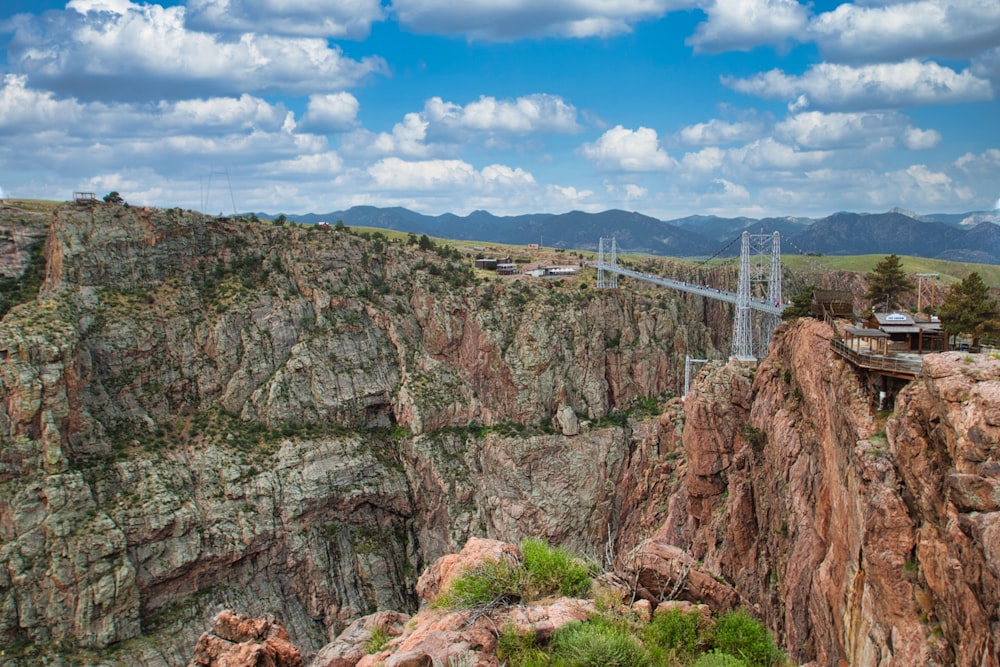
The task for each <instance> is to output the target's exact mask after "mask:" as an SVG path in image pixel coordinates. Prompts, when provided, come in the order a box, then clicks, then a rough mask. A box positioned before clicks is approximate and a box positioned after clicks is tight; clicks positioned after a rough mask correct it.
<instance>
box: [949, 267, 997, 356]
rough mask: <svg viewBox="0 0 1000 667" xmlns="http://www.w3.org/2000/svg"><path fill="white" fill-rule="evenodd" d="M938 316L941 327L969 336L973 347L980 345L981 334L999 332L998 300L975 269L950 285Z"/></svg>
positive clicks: (950, 331) (953, 332)
mask: <svg viewBox="0 0 1000 667" xmlns="http://www.w3.org/2000/svg"><path fill="white" fill-rule="evenodd" d="M938 316H939V317H940V318H941V328H942V329H944V330H945V331H946V332H948V334H950V335H951V336H953V337H954V336H957V335H958V334H966V335H968V336H970V337H971V338H972V347H977V346H978V345H979V339H980V338H981V337H982V336H986V335H989V334H991V333H998V332H1000V310H998V308H997V301H996V299H991V298H990V288H989V287H988V286H987V285H986V283H984V282H983V279H982V278H981V277H980V276H979V274H978V273H977V272H975V271H973V272H972V273H970V274H969V275H968V276H966V277H965V279H963V280H962V281H961V282H958V283H955V284H954V285H952V286H951V289H950V290H948V296H946V297H945V300H944V303H942V304H941V310H940V311H939V312H938Z"/></svg>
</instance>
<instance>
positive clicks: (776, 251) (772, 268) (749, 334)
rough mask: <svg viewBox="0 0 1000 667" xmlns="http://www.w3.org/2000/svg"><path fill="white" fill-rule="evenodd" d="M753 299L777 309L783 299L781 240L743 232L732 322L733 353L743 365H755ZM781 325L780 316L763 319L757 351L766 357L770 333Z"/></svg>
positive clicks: (759, 330) (772, 235) (768, 316)
mask: <svg viewBox="0 0 1000 667" xmlns="http://www.w3.org/2000/svg"><path fill="white" fill-rule="evenodd" d="M752 299H767V303H768V304H769V305H770V304H773V305H775V306H778V305H780V304H781V302H782V296H781V236H780V235H779V234H778V232H774V233H773V234H751V233H750V232H743V238H742V243H741V245H740V275H739V285H738V287H737V290H736V317H735V319H734V320H733V353H732V356H733V357H734V358H736V359H739V360H740V361H755V360H756V359H757V356H756V355H755V354H754V348H755V345H754V343H755V341H754V338H755V337H754V322H753V319H752V317H751V314H750V301H751V300H752ZM780 321H781V318H780V316H778V315H768V314H765V315H763V320H762V321H761V322H760V323H759V329H758V336H757V337H756V343H757V344H756V348H757V350H758V351H759V352H760V353H761V355H762V356H763V354H764V353H766V351H767V345H768V341H770V340H771V332H773V331H774V328H775V327H776V326H778V323H779V322H780Z"/></svg>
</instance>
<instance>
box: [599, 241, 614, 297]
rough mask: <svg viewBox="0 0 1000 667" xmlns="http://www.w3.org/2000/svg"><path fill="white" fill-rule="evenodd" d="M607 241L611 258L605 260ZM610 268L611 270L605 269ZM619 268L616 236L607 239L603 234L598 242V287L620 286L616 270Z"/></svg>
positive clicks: (612, 287)
mask: <svg viewBox="0 0 1000 667" xmlns="http://www.w3.org/2000/svg"><path fill="white" fill-rule="evenodd" d="M605 241H607V244H608V247H609V250H608V254H609V255H610V260H609V261H607V262H605V253H604V244H605ZM605 268H610V269H611V270H610V271H605ZM616 268H618V246H617V244H616V243H615V237H613V236H612V237H611V238H610V239H606V238H604V237H603V236H602V237H601V240H600V241H599V242H598V244H597V288H598V289H616V288H617V287H618V273H617V272H616V271H615V270H614V269H616Z"/></svg>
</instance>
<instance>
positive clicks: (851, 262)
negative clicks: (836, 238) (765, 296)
mask: <svg viewBox="0 0 1000 667" xmlns="http://www.w3.org/2000/svg"><path fill="white" fill-rule="evenodd" d="M884 258H885V255H852V256H833V255H829V256H828V255H823V256H820V257H805V256H803V255H782V257H781V261H782V263H783V264H784V265H785V266H787V267H789V268H790V269H792V270H793V271H856V272H858V273H868V272H869V271H871V270H872V269H873V268H875V265H876V264H877V263H878V262H880V261H881V260H882V259H884ZM900 259H901V260H902V263H903V270H904V271H906V273H907V274H908V275H911V276H912V275H914V274H917V273H937V274H939V276H940V281H941V283H942V284H943V285H951V284H953V283H956V282H958V281H959V280H961V279H963V278H965V277H966V276H967V275H969V274H970V273H972V272H973V271H978V272H979V276H980V277H981V278H982V279H983V282H985V283H986V284H987V285H989V286H990V287H1000V266H998V265H996V264H971V263H967V262H946V261H943V260H939V259H927V258H925V257H909V256H907V255H901V256H900Z"/></svg>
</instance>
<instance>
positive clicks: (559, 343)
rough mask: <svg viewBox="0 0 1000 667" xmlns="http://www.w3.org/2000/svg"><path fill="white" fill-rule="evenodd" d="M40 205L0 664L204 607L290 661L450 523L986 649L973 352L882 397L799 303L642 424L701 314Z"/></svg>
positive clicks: (14, 338) (659, 302)
mask: <svg viewBox="0 0 1000 667" xmlns="http://www.w3.org/2000/svg"><path fill="white" fill-rule="evenodd" d="M5 215H6V213H5ZM12 215H13V214H12ZM3 224H4V225H7V226H8V227H16V226H17V225H16V224H15V223H14V222H12V221H11V220H10V219H7V218H5V219H4V221H3ZM17 224H21V223H17ZM47 225H48V226H47V228H46V229H47V237H46V241H45V249H46V271H47V273H46V281H45V284H44V286H43V289H42V291H41V292H40V294H39V297H38V299H37V300H32V301H31V302H30V303H25V304H22V305H19V306H17V307H15V308H13V309H12V310H11V311H10V312H9V313H8V314H7V315H6V316H5V317H4V318H3V319H2V320H0V386H2V392H0V561H2V562H3V563H4V564H5V567H4V568H2V569H0V645H3V646H6V647H9V648H6V649H4V650H3V654H2V655H0V664H3V663H8V664H18V665H19V664H37V663H38V662H40V660H41V658H42V657H46V658H51V657H53V656H59V655H62V656H66V655H74V656H77V657H79V656H81V655H83V656H90V657H93V658H94V660H95V661H96V660H101V661H104V662H108V663H112V664H114V663H119V664H129V665H150V666H152V665H181V664H186V663H187V662H188V661H190V660H191V659H192V657H193V650H194V646H195V640H196V639H197V637H198V635H199V634H200V633H201V632H202V630H204V629H206V628H208V627H209V625H210V623H209V621H210V619H211V618H212V617H214V616H215V615H216V614H217V612H219V611H220V609H222V608H232V609H237V610H239V611H240V612H242V613H248V614H252V615H254V616H265V615H266V614H268V613H272V614H275V615H277V616H278V617H279V618H280V620H281V624H282V626H283V627H284V628H285V629H287V631H288V634H289V638H290V640H291V641H292V642H294V643H295V644H296V645H297V646H298V647H299V648H300V649H301V652H302V655H303V656H304V657H305V658H306V659H307V660H308V659H309V658H310V657H311V656H312V655H313V654H314V653H315V652H316V651H318V650H319V649H320V648H321V647H322V646H324V645H325V644H327V643H328V642H329V641H330V640H331V639H332V638H333V637H334V636H335V635H336V634H337V633H338V632H340V630H342V629H343V628H345V627H346V626H348V624H350V623H352V622H353V621H355V620H356V619H358V618H360V617H363V616H365V615H368V614H371V613H373V612H376V611H387V610H396V611H400V612H407V613H409V612H412V611H414V610H415V608H416V606H417V598H416V588H415V584H416V579H417V576H418V575H419V574H420V573H421V572H422V571H423V570H424V569H425V568H426V566H428V565H429V564H430V563H432V562H434V560H435V559H437V558H438V557H439V556H442V555H444V554H446V553H450V552H454V551H458V549H459V548H460V547H461V546H462V545H463V544H465V543H466V542H467V540H468V538H469V537H471V536H480V537H491V538H496V539H500V540H505V541H509V542H516V541H518V540H519V539H520V538H521V537H524V536H541V537H546V538H548V539H549V540H550V541H552V542H554V543H558V544H562V545H565V546H568V547H569V548H571V549H574V550H577V551H582V552H584V553H588V554H590V555H593V556H599V557H601V556H603V557H606V558H607V559H608V560H609V561H611V562H613V563H614V564H615V565H616V566H617V567H618V568H619V569H620V570H623V571H626V572H627V571H630V570H629V568H633V569H634V568H635V566H636V563H637V561H636V556H635V554H636V552H635V551H634V550H633V547H634V546H635V545H637V544H639V543H640V542H643V543H644V544H646V545H652V546H650V547H648V548H647V550H646V552H644V553H647V555H648V556H649V557H650V558H651V559H652V562H655V563H659V564H660V565H662V567H659V569H657V568H653V567H647V568H646V569H645V570H643V571H642V572H641V573H640V574H641V577H640V578H643V577H651V579H650V580H649V582H647V583H648V586H647V589H648V590H649V591H653V590H659V589H660V588H662V587H661V586H658V585H656V582H657V577H659V578H660V579H663V578H664V577H666V578H671V577H672V578H673V579H677V576H678V572H686V573H688V574H686V575H685V576H689V577H690V576H695V575H696V576H697V581H695V580H694V579H691V580H690V581H688V582H687V585H686V586H685V587H682V589H681V590H680V592H679V594H680V595H690V596H692V597H695V598H697V600H698V601H704V602H706V603H707V604H709V605H715V606H716V607H722V606H725V605H729V604H736V603H739V604H746V605H749V606H751V607H752V608H754V609H755V610H756V611H757V612H758V613H760V615H761V616H762V617H763V618H765V619H766V620H767V621H768V623H769V624H770V626H771V627H772V628H773V629H774V630H775V631H776V632H777V634H778V636H779V638H780V640H781V642H782V643H783V644H784V646H785V647H786V649H787V650H788V651H789V653H790V655H791V656H792V657H793V658H794V659H795V660H797V661H800V662H806V661H813V662H815V663H816V664H822V665H849V664H851V665H891V664H897V665H898V664H907V665H909V664H960V665H970V666H971V665H996V664H997V662H996V655H997V652H998V650H997V643H998V638H1000V620H998V604H1000V585H998V570H997V563H998V562H1000V561H998V558H997V557H998V555H1000V554H998V553H997V549H998V547H997V545H998V544H1000V537H998V530H1000V528H998V524H997V517H998V516H1000V514H998V509H1000V491H998V489H1000V467H998V466H997V464H996V461H997V459H998V452H997V448H998V442H1000V416H998V414H1000V412H998V411H1000V360H997V359H995V358H992V357H989V356H987V355H971V356H970V355H962V354H958V353H953V354H947V355H938V356H934V357H928V358H927V359H926V360H925V372H924V376H923V378H922V379H921V380H920V381H919V382H915V383H912V384H911V385H910V386H909V387H908V388H907V389H906V390H904V391H903V392H902V393H901V394H900V395H899V397H898V398H897V401H896V405H895V411H894V412H893V413H892V414H890V415H880V414H878V413H876V412H875V411H874V409H873V404H872V399H871V396H870V395H869V394H868V393H867V391H866V389H865V387H866V386H867V384H866V383H864V382H861V381H860V380H859V379H858V377H857V376H856V375H855V371H854V370H852V369H851V368H850V367H848V366H846V365H845V364H844V363H843V362H842V361H841V360H840V359H839V358H838V357H836V356H834V355H833V354H832V353H831V352H830V349H829V339H830V337H831V335H832V334H831V332H830V330H829V328H828V327H827V326H826V325H824V324H822V323H819V322H813V321H800V322H798V323H796V324H794V325H792V326H790V327H781V328H779V332H778V335H777V337H776V338H775V341H774V344H773V345H772V349H771V354H770V355H769V357H768V358H767V360H765V362H763V363H762V364H761V365H760V366H759V367H757V368H751V367H744V366H739V365H736V364H730V365H725V366H723V365H721V364H710V365H709V366H708V367H707V368H706V369H705V370H704V371H703V373H702V374H701V377H700V378H699V380H698V382H697V384H696V389H695V391H694V392H693V394H692V395H691V396H689V397H688V398H687V400H685V401H683V402H682V401H680V400H679V399H673V400H671V401H669V402H667V404H666V406H665V407H664V408H663V410H662V414H660V415H659V417H658V418H654V419H651V420H644V421H640V420H636V419H634V418H633V419H628V418H626V416H625V414H624V412H623V411H624V410H626V409H629V408H631V407H633V406H636V405H640V404H641V403H642V401H641V399H643V398H644V397H656V396H660V395H663V394H664V392H666V391H668V390H676V389H677V388H678V387H679V385H680V381H681V378H682V376H683V355H684V354H685V353H686V352H688V351H691V352H692V353H694V354H699V355H702V354H706V353H714V355H715V356H717V354H718V353H717V352H715V348H717V347H719V346H721V340H720V339H719V338H718V337H719V336H722V335H724V333H725V332H727V331H728V328H729V325H728V324H726V323H724V317H723V316H724V315H725V311H724V310H723V309H722V308H721V307H718V306H706V305H704V304H702V303H700V302H699V301H697V300H685V299H676V300H675V299H674V298H673V297H672V295H665V294H663V293H660V292H657V291H653V290H647V291H643V290H641V289H640V290H639V291H632V290H619V291H615V292H598V291H597V290H595V289H594V288H593V284H592V276H591V277H589V278H588V277H586V275H584V277H583V278H582V279H580V280H576V281H565V282H563V281H560V282H535V281H530V280H527V279H521V278H517V279H512V280H497V279H489V278H486V277H485V276H476V275H474V274H472V273H470V271H469V269H468V268H467V264H468V260H466V259H464V258H461V257H457V256H455V254H454V253H452V252H451V251H450V250H444V249H438V251H436V252H435V251H433V250H420V249H418V248H415V247H410V246H408V245H406V243H405V242H391V241H389V240H388V239H386V238H384V237H381V236H369V237H367V238H365V237H362V236H360V235H357V234H351V233H347V232H346V231H336V230H332V229H331V230H320V229H312V230H306V229H302V228H298V227H273V226H269V225H259V224H251V223H248V222H246V221H240V220H217V219H210V218H204V217H202V216H199V215H197V214H193V213H190V212H184V211H180V210H176V209H175V210H151V211H147V210H140V209H128V208H121V207H111V206H104V205H97V206H96V207H93V208H77V207H74V206H65V207H61V208H60V209H59V210H58V211H57V212H56V214H55V216H54V217H53V218H51V219H50V220H49V222H48V223H47ZM0 226H2V225H0ZM12 238H13V237H12ZM28 245H30V244H29V243H27V242H24V243H21V244H20V245H18V244H17V243H15V244H14V245H13V246H12V247H13V248H14V250H13V251H12V253H9V254H10V256H11V257H12V258H14V261H18V262H19V261H21V259H22V258H23V257H22V256H23V253H24V252H27V250H26V248H27V247H28ZM11 266H14V264H13V263H11ZM584 285H586V286H584ZM635 414H637V413H635ZM646 538H649V539H648V540H647V539H646ZM647 565H648V564H647ZM695 565H697V567H694V566H695ZM650 572H652V573H650ZM692 572H694V575H691V573H692ZM657 573H658V574H657ZM712 575H714V577H715V578H713V576H712ZM716 579H718V580H721V581H716ZM643 581H646V580H645V579H643ZM722 582H725V583H724V584H723V583H722ZM660 583H662V581H661V582H660ZM675 583H676V582H675ZM643 585H644V586H646V584H643ZM695 590H697V591H701V592H700V593H697V594H694V593H693V592H692V591H695ZM685 591H686V592H685ZM720 591H721V592H720ZM713 608H714V607H713ZM351 627H354V626H351Z"/></svg>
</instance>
